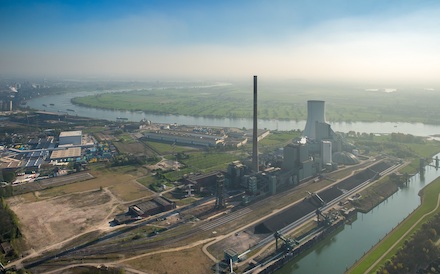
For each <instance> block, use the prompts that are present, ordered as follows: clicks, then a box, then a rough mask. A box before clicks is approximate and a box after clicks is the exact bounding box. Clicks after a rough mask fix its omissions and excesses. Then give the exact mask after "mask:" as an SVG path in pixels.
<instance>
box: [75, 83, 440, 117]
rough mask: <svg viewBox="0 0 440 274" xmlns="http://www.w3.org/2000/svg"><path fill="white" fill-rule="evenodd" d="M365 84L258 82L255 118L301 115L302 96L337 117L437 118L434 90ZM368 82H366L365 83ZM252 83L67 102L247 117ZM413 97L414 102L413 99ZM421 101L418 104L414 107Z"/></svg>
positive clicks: (137, 92)
mask: <svg viewBox="0 0 440 274" xmlns="http://www.w3.org/2000/svg"><path fill="white" fill-rule="evenodd" d="M366 88H369V87H368V86H365V87H360V86H350V85H331V84H328V83H326V84H319V83H318V84H314V83H306V82H283V83H281V82H280V83H275V82H271V83H264V84H261V85H260V87H259V118H260V119H287V120H305V119H306V115H307V109H306V107H307V100H310V99H320V100H324V101H326V102H327V105H326V108H327V110H326V117H327V120H329V121H332V122H338V121H346V122H350V121H391V122H400V121H401V122H423V123H428V124H439V123H440V119H439V118H438V117H437V116H435V115H430V113H435V112H436V111H437V103H436V102H438V101H439V100H440V94H439V93H433V92H429V91H426V90H424V89H423V87H421V88H411V87H402V88H399V89H398V91H397V92H392V93H386V92H383V91H366V90H365V89H366ZM370 88H371V87H370ZM251 90H252V88H251V87H250V86H249V85H240V84H233V85H230V86H222V87H218V86H217V87H205V88H190V87H188V88H165V89H164V88H158V89H153V90H135V91H125V92H115V93H106V94H99V95H94V96H87V97H80V98H74V99H73V100H72V102H73V103H75V104H79V105H84V106H90V107H96V108H104V109H119V110H132V111H145V112H148V113H158V114H174V115H190V116H203V117H228V118H251V117H252V106H253V104H252V96H251V94H252V93H251ZM415 102H417V104H415ZM416 105H418V106H420V105H422V106H423V108H420V107H414V106H416Z"/></svg>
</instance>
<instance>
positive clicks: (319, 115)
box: [303, 100, 325, 139]
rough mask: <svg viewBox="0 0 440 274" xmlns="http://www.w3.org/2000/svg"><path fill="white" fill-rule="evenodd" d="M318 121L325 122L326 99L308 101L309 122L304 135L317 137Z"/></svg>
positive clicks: (312, 137) (311, 137)
mask: <svg viewBox="0 0 440 274" xmlns="http://www.w3.org/2000/svg"><path fill="white" fill-rule="evenodd" d="M317 122H319V123H325V101H318V100H310V101H307V122H306V128H305V129H304V131H303V135H304V136H307V137H308V138H310V139H315V138H316V123H317Z"/></svg>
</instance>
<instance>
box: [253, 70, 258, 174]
mask: <svg viewBox="0 0 440 274" xmlns="http://www.w3.org/2000/svg"><path fill="white" fill-rule="evenodd" d="M257 113H258V108H257V76H256V75H255V76H254V132H253V139H252V145H253V149H252V168H253V169H254V171H255V172H256V173H258V128H257V125H258V117H257Z"/></svg>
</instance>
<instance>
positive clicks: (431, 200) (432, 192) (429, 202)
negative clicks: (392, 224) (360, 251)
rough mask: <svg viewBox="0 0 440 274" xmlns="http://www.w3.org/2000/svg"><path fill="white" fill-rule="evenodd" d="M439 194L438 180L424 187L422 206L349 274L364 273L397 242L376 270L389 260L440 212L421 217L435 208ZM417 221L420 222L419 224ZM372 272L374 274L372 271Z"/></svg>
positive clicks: (439, 180) (439, 210) (439, 183)
mask: <svg viewBox="0 0 440 274" xmlns="http://www.w3.org/2000/svg"><path fill="white" fill-rule="evenodd" d="M439 194H440V178H437V179H436V180H434V181H433V182H432V183H431V184H429V185H428V186H426V187H425V188H424V189H423V191H422V197H423V199H422V204H421V205H420V206H419V207H418V208H417V209H416V210H415V211H414V212H413V213H412V214H411V215H410V216H409V217H408V218H406V219H405V220H404V221H403V222H402V223H400V225H399V226H398V227H397V228H395V229H394V230H393V231H392V232H391V233H390V234H389V235H388V236H387V237H386V238H385V239H384V240H382V241H381V242H380V243H379V244H378V245H376V246H375V247H374V248H373V249H372V250H370V251H369V252H368V253H367V255H366V256H364V257H363V258H362V259H361V260H360V261H359V263H358V264H357V265H356V266H355V267H353V268H352V269H350V271H349V273H353V274H356V273H365V272H366V271H367V269H368V268H369V267H370V266H371V265H372V264H374V263H375V262H376V261H377V260H378V259H379V258H380V257H381V256H382V254H385V253H386V252H388V250H389V249H390V247H391V246H392V245H393V244H394V243H396V242H399V244H398V245H396V246H395V247H394V248H393V249H391V251H390V252H388V253H387V256H385V257H384V258H383V259H382V260H380V262H379V263H378V264H377V267H376V268H375V269H377V268H379V267H380V266H381V265H382V264H384V263H385V262H386V261H387V260H388V259H389V258H391V257H392V256H393V255H394V254H395V253H396V252H397V250H398V249H399V248H401V247H402V245H403V243H404V241H405V240H406V239H408V238H409V237H411V235H412V234H413V233H414V232H415V231H416V230H417V229H419V228H420V227H421V226H422V225H423V223H424V222H427V221H428V220H429V218H430V217H432V216H434V215H435V214H436V213H438V212H440V209H437V210H436V211H435V212H434V213H431V214H429V215H428V216H426V217H424V218H423V219H422V217H423V215H424V214H426V213H428V212H430V211H432V210H433V209H434V208H435V207H436V206H437V200H438V195H439ZM419 220H421V221H420V222H419ZM416 222H419V223H418V224H417V225H416V226H415V227H414V228H413V229H410V228H411V226H412V225H414V224H415V223H416ZM407 231H410V233H408V236H406V237H405V238H403V239H401V240H399V239H400V238H401V237H402V235H404V234H405V233H406V232H407ZM372 272H375V270H373V271H372Z"/></svg>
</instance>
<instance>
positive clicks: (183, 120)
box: [27, 91, 440, 136]
mask: <svg viewBox="0 0 440 274" xmlns="http://www.w3.org/2000/svg"><path fill="white" fill-rule="evenodd" d="M103 92H106V91H82V92H74V93H65V94H60V95H51V96H46V97H45V96H42V97H37V98H33V99H31V100H29V101H28V102H27V105H28V106H29V107H31V108H33V109H39V110H46V111H51V112H64V113H68V114H70V115H78V116H83V117H90V118H96V119H105V120H110V121H116V118H117V117H124V118H127V119H128V121H132V122H139V121H140V120H142V119H147V120H150V121H152V122H153V123H167V124H173V123H177V124H179V125H197V126H216V127H237V128H243V127H245V128H252V125H253V123H252V119H231V118H207V117H194V116H184V115H159V114H149V113H145V112H142V111H136V112H132V111H120V110H104V109H96V108H88V107H82V106H77V105H74V104H72V103H71V102H70V99H72V98H74V97H80V96H87V95H93V94H98V93H103ZM107 92H110V91H107ZM51 104H53V105H51ZM304 104H306V102H304ZM67 109H70V110H74V111H67ZM305 124H306V122H305V121H294V120H290V121H286V120H263V119H259V120H258V127H259V128H266V129H270V130H293V129H300V130H303V129H304V127H305ZM330 125H331V127H332V129H333V130H334V131H340V132H349V131H351V130H352V131H355V132H366V133H391V132H400V133H405V134H412V135H416V136H432V135H435V134H440V126H439V125H426V124H422V123H391V122H371V123H367V122H350V123H347V122H337V123H334V122H330Z"/></svg>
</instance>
